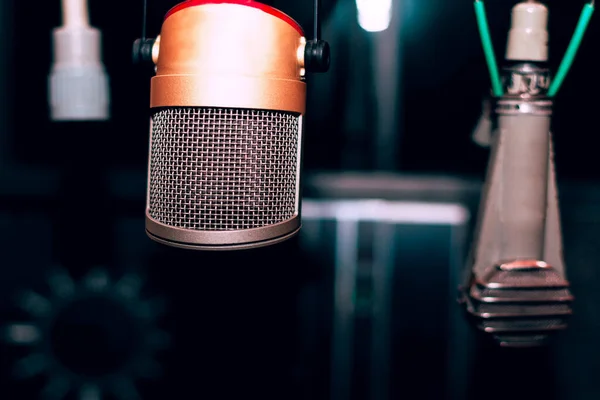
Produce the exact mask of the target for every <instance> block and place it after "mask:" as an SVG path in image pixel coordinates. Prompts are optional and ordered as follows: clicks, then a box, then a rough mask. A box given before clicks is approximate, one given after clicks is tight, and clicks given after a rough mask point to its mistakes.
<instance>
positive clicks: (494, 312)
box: [460, 260, 573, 347]
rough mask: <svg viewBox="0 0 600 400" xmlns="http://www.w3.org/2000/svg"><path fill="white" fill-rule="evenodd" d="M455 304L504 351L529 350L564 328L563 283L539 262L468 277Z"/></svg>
mask: <svg viewBox="0 0 600 400" xmlns="http://www.w3.org/2000/svg"><path fill="white" fill-rule="evenodd" d="M460 301H461V302H462V303H463V304H464V305H465V307H466V310H467V313H468V314H469V315H470V316H471V317H472V318H474V319H475V321H476V326H477V328H478V329H480V330H482V331H483V332H486V333H489V334H491V335H492V336H493V337H494V338H495V339H496V340H497V341H498V342H499V343H500V345H501V346H504V347H533V346H539V345H543V344H545V343H546V341H547V339H548V337H549V335H550V334H551V333H552V332H554V331H557V330H562V329H565V328H566V327H567V321H566V320H567V318H568V316H569V315H571V313H572V311H571V302H572V301H573V296H572V295H571V292H570V291H569V283H568V282H567V281H565V280H564V279H563V278H562V277H561V276H560V274H558V273H557V272H556V271H555V270H554V269H553V268H552V267H551V266H550V265H548V264H546V263H544V262H541V261H530V260H525V261H514V262H510V263H505V264H500V265H497V266H495V267H494V268H493V269H492V270H491V271H490V272H488V273H487V274H486V275H485V276H481V277H480V276H475V275H473V276H472V277H471V283H470V285H469V287H466V288H462V290H461V298H460Z"/></svg>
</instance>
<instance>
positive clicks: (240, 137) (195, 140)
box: [148, 107, 301, 231]
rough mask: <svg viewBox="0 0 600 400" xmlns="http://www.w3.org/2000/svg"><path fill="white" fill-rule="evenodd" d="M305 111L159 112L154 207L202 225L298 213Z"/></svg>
mask: <svg viewBox="0 0 600 400" xmlns="http://www.w3.org/2000/svg"><path fill="white" fill-rule="evenodd" d="M300 142H301V116H300V114H297V113H290V112H281V111H267V110H253V109H239V108H214V107H177V108H162V109H158V110H156V111H155V112H154V113H153V117H152V133H151V142H150V165H149V169H150V171H149V184H148V191H149V193H148V213H149V215H150V216H151V217H152V218H153V219H155V220H156V221H158V222H160V223H163V224H165V225H168V226H171V227H177V228H182V229H186V230H197V231H231V230H243V229H253V228H261V227H264V226H268V225H272V224H277V223H280V222H283V221H286V220H289V219H291V218H293V217H294V216H295V215H296V214H297V213H298V210H297V208H298V205H297V197H298V172H299V162H300V155H299V154H300Z"/></svg>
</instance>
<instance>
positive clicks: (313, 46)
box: [304, 40, 331, 72]
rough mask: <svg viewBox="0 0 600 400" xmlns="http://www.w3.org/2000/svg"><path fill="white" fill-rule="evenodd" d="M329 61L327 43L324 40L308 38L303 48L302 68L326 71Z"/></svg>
mask: <svg viewBox="0 0 600 400" xmlns="http://www.w3.org/2000/svg"><path fill="white" fill-rule="evenodd" d="M330 63H331V51H330V50H329V43H327V42H326V41H324V40H309V41H308V42H306V46H305V48H304V68H306V70H307V71H308V72H327V71H329V64H330Z"/></svg>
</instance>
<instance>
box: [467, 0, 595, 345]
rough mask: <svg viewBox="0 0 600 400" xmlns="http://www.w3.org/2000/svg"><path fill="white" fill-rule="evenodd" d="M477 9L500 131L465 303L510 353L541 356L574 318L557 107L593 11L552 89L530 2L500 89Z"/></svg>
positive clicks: (520, 12) (536, 10)
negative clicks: (559, 184)
mask: <svg viewBox="0 0 600 400" xmlns="http://www.w3.org/2000/svg"><path fill="white" fill-rule="evenodd" d="M478 3H479V4H478ZM475 5H476V10H477V12H478V18H479V22H480V28H481V32H482V41H483V44H484V49H485V51H486V58H487V61H488V65H489V66H490V75H491V77H492V81H493V85H492V86H493V93H494V95H495V105H494V107H493V113H494V114H495V115H493V116H492V117H493V118H492V119H493V120H495V121H494V122H495V124H496V125H497V126H496V127H495V130H494V135H493V136H492V144H491V148H492V153H491V158H490V162H489V166H488V175H487V178H486V182H485V187H484V192H483V196H482V199H481V206H480V211H479V219H478V223H477V228H476V232H475V237H474V246H473V248H472V251H471V255H470V258H469V260H468V262H467V268H466V276H465V285H464V287H462V288H461V296H460V301H461V302H462V303H463V304H464V306H465V307H466V310H467V312H468V314H469V315H470V316H471V317H472V318H473V319H474V320H475V324H476V326H477V328H478V329H480V330H482V331H483V332H486V333H488V334H490V335H492V336H493V337H494V338H495V339H496V340H497V341H498V342H499V343H500V345H501V346H506V347H530V346H536V345H541V344H544V343H546V340H547V338H548V337H549V335H550V334H551V333H552V332H554V331H557V330H561V329H565V328H566V326H567V321H566V320H567V317H568V316H569V315H570V314H571V307H570V303H571V301H572V300H573V296H572V295H571V292H570V290H569V283H568V281H567V276H566V270H565V265H564V260H563V255H562V235H561V226H560V215H559V205H558V192H557V188H556V176H555V171H554V150H553V145H552V139H551V133H550V122H551V116H552V97H553V96H554V95H555V94H556V92H557V90H558V87H559V86H560V83H562V80H564V77H565V75H566V71H567V70H568V67H569V66H570V63H572V61H573V58H574V55H575V52H576V49H577V47H578V45H579V42H580V41H581V38H582V35H583V31H584V30H585V26H587V22H589V17H590V16H591V10H593V4H588V5H586V8H584V13H583V14H582V19H581V21H583V22H581V21H580V25H579V27H578V29H577V31H576V35H575V37H574V41H572V45H571V46H570V47H569V50H568V51H567V56H566V57H565V59H564V60H563V63H562V64H561V68H559V73H558V74H557V77H556V78H555V80H554V81H553V82H552V84H551V82H550V71H549V70H548V68H547V61H548V32H547V22H548V9H547V8H546V6H544V5H543V4H541V3H539V2H537V1H525V2H522V3H519V4H517V5H516V6H515V7H514V8H513V11H512V27H511V31H510V33H509V39H508V45H507V51H506V67H505V68H504V71H503V72H504V80H503V82H501V81H500V80H499V79H497V78H499V76H500V75H499V74H498V73H496V72H495V71H494V68H495V65H494V64H495V60H494V59H493V53H492V50H491V42H490V40H489V34H488V32H487V25H486V22H485V14H484V11H483V3H482V2H481V1H476V3H475ZM582 24H583V25H582ZM582 26H584V28H583V29H580V28H581V27H582ZM577 32H578V33H581V35H579V34H578V33H577ZM573 43H575V44H573ZM565 63H566V64H565ZM565 65H566V67H565ZM561 71H562V72H561Z"/></svg>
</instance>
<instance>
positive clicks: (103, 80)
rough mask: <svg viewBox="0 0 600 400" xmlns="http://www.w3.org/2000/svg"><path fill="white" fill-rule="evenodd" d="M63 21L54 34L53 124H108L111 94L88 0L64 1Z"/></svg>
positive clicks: (51, 89) (50, 97)
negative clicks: (85, 122) (106, 122)
mask: <svg viewBox="0 0 600 400" xmlns="http://www.w3.org/2000/svg"><path fill="white" fill-rule="evenodd" d="M62 18H63V24H62V26H60V27H58V28H56V29H54V31H53V32H52V37H53V54H54V62H53V64H52V68H51V71H50V76H49V78H48V89H49V93H48V101H49V106H50V117H51V119H52V120H53V121H104V120H108V119H109V118H110V112H109V102H110V98H109V97H110V90H109V81H108V75H107V74H106V70H105V68H104V65H103V64H102V58H101V53H102V50H101V33H100V31H99V30H98V29H96V28H94V27H92V26H90V24H89V13H88V7H87V0H62Z"/></svg>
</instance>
